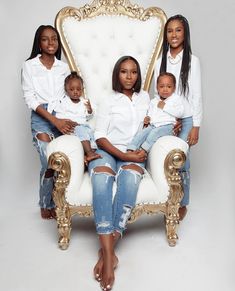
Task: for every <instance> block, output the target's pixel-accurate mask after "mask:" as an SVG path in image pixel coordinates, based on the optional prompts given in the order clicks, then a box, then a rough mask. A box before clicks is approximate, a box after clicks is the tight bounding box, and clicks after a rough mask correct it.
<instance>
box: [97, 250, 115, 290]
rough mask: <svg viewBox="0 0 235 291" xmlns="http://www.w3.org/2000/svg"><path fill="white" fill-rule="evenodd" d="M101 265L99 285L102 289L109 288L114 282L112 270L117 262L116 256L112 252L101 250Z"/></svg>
mask: <svg viewBox="0 0 235 291" xmlns="http://www.w3.org/2000/svg"><path fill="white" fill-rule="evenodd" d="M102 258H103V267H102V274H101V280H100V287H101V288H102V289H103V290H111V289H112V287H113V283H114V278H115V277H114V270H115V268H116V267H117V264H118V258H117V257H116V255H115V254H114V253H113V254H111V253H110V252H105V251H102Z"/></svg>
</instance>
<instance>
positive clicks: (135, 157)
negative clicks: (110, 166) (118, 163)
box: [123, 150, 147, 163]
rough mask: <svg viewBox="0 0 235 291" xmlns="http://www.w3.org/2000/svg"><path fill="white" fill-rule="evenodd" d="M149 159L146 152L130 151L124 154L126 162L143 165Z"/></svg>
mask: <svg viewBox="0 0 235 291" xmlns="http://www.w3.org/2000/svg"><path fill="white" fill-rule="evenodd" d="M146 159H147V153H146V152H145V151H144V150H137V151H133V152H131V151H128V152H126V153H124V159H123V160H124V161H125V162H135V163H143V162H144V161H145V160H146Z"/></svg>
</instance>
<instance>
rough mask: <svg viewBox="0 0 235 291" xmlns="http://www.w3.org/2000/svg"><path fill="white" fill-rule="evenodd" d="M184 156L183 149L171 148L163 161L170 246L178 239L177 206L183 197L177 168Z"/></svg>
mask: <svg viewBox="0 0 235 291" xmlns="http://www.w3.org/2000/svg"><path fill="white" fill-rule="evenodd" d="M185 160H186V156H185V154H184V152H183V151H181V150H178V149H175V150H172V151H171V152H170V153H169V154H168V155H167V157H166V159H165V163H164V170H165V175H166V178H167V182H168V185H169V188H170V189H169V197H168V201H167V207H166V214H165V216H166V232H167V239H168V243H169V245H170V246H175V244H176V241H177V239H178V236H177V233H176V232H177V227H178V225H179V213H178V211H179V207H180V201H181V200H182V198H183V189H182V181H181V177H180V174H179V169H180V168H181V167H182V166H183V164H184V163H185Z"/></svg>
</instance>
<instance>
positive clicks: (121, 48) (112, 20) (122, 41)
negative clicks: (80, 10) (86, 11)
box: [48, 15, 187, 205]
mask: <svg viewBox="0 0 235 291" xmlns="http://www.w3.org/2000/svg"><path fill="white" fill-rule="evenodd" d="M161 29H162V22H161V21H160V19H159V18H157V17H153V18H149V19H147V20H146V21H141V20H139V19H135V18H131V17H128V16H125V15H99V16H96V17H92V18H85V19H82V21H78V20H77V18H76V17H73V16H67V17H66V18H64V19H63V22H62V31H63V37H64V40H65V43H66V46H67V47H68V48H69V51H70V53H71V55H72V58H73V60H74V63H75V65H76V68H77V69H78V70H79V73H80V74H81V76H82V77H83V79H84V82H85V92H86V96H87V97H88V98H90V99H91V102H92V103H93V104H95V106H96V108H97V107H98V105H99V103H100V102H102V99H103V98H104V96H106V95H107V96H108V95H110V93H111V92H112V89H111V88H112V80H111V78H112V70H113V67H114V64H115V63H116V61H117V60H118V59H119V58H120V57H121V56H123V55H131V56H133V57H135V58H136V59H137V60H138V62H139V63H140V67H141V72H142V79H143V83H142V84H144V82H145V78H146V74H147V71H148V69H149V65H150V60H151V59H152V56H153V53H154V50H155V46H156V44H157V40H158V38H159V35H160V32H161ZM92 125H94V121H93V124H92ZM176 147H177V148H179V149H181V150H183V151H184V152H185V153H186V151H187V145H186V144H185V143H184V142H183V141H182V140H180V139H178V138H175V137H164V138H162V139H160V140H159V141H158V142H157V143H156V145H155V146H154V147H153V149H152V151H151V154H150V157H151V159H150V162H149V163H148V164H149V169H151V173H152V175H153V179H152V178H151V176H150V175H149V173H148V172H147V171H146V174H145V176H144V178H143V180H142V182H141V184H140V188H139V192H138V198H137V203H147V202H149V201H150V202H151V203H159V202H165V201H166V200H167V197H168V184H167V181H166V178H165V175H164V170H163V169H164V165H163V163H164V159H165V157H166V155H167V154H168V153H169V151H170V150H172V149H174V148H176ZM57 151H60V152H63V153H65V154H66V155H67V157H68V158H69V161H70V165H71V172H72V174H71V179H70V183H69V186H68V188H67V190H66V200H67V202H69V204H70V205H91V201H92V189H91V183H90V179H89V176H88V173H85V174H84V173H83V171H84V168H83V167H81V166H80V165H82V164H83V149H82V146H81V143H80V142H79V140H78V139H77V138H76V137H73V136H62V137H59V138H57V139H56V140H54V141H53V142H51V143H50V145H49V146H48V157H49V156H50V155H51V154H52V153H53V152H57ZM153 181H154V182H153Z"/></svg>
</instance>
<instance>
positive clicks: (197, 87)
mask: <svg viewBox="0 0 235 291" xmlns="http://www.w3.org/2000/svg"><path fill="white" fill-rule="evenodd" d="M162 72H169V73H172V74H173V75H175V77H176V84H177V85H176V88H177V89H176V93H177V94H179V95H181V96H183V97H184V98H183V104H184V115H183V118H182V119H181V121H182V129H181V130H180V132H179V134H178V136H179V137H180V138H182V139H183V140H184V141H186V142H187V143H188V144H189V146H192V145H195V144H196V143H197V142H198V139H199V129H200V125H201V120H202V95H201V70H200V63H199V59H198V58H197V57H196V56H194V55H193V54H192V52H191V43H190V30H189V23H188V21H187V19H186V18H185V17H184V16H182V15H175V16H172V17H170V18H169V19H168V20H167V22H166V25H165V28H164V39H163V52H162V59H161V61H159V62H158V63H157V66H156V69H155V78H157V76H158V75H159V74H160V73H162ZM189 168H190V163H189V157H187V160H186V163H185V165H184V167H183V168H182V169H181V176H182V179H183V189H184V197H183V199H182V201H181V207H180V208H179V216H180V220H182V219H183V218H184V216H185V215H186V212H187V205H188V204H189V186H190V174H189Z"/></svg>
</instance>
